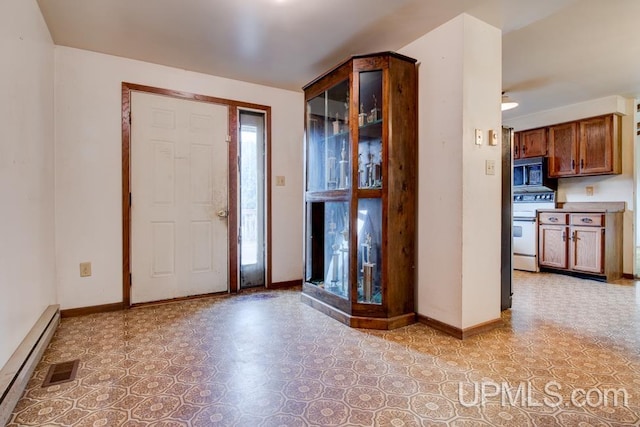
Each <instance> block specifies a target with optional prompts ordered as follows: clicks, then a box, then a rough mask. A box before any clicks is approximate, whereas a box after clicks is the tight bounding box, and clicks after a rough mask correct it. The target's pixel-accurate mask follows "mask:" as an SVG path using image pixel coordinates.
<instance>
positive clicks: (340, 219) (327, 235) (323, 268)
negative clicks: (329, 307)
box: [305, 202, 349, 298]
mask: <svg viewBox="0 0 640 427" xmlns="http://www.w3.org/2000/svg"><path fill="white" fill-rule="evenodd" d="M307 228H308V230H310V231H311V232H310V233H309V239H308V241H307V254H306V258H307V259H306V277H305V281H306V282H307V283H311V284H313V285H316V286H318V287H319V288H321V289H324V290H325V291H327V292H331V293H332V294H335V295H338V296H340V297H342V298H347V297H348V291H349V285H348V283H349V203H348V202H314V203H309V204H308V205H307Z"/></svg>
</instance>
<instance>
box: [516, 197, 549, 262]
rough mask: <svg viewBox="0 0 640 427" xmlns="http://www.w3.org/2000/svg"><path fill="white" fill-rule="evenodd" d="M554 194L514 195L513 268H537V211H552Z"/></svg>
mask: <svg viewBox="0 0 640 427" xmlns="http://www.w3.org/2000/svg"><path fill="white" fill-rule="evenodd" d="M555 207H556V193H555V192H554V191H547V192H541V193H516V194H514V195H513V268H514V269H515V270H526V271H540V270H539V268H538V219H537V211H538V209H554V208H555Z"/></svg>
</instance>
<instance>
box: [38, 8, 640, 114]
mask: <svg viewBox="0 0 640 427" xmlns="http://www.w3.org/2000/svg"><path fill="white" fill-rule="evenodd" d="M38 4H39V5H40V9H41V10H42V13H43V16H44V18H45V21H46V23H47V25H48V27H49V30H50V32H51V36H52V38H53V41H54V43H55V44H57V45H62V46H70V47H75V48H80V49H86V50H91V51H95V52H102V53H106V54H111V55H116V56H121V57H126V58H132V59H138V60H142V61H147V62H152V63H156V64H163V65H168V66H171V67H176V68H182V69H187V70H192V71H197V72H202V73H207V74H212V75H216V76H222V77H228V78H233V79H236V80H243V81H247V82H254V83H258V84H262V85H268V86H274V87H279V88H285V89H291V90H298V91H299V90H301V87H302V86H303V85H304V84H306V83H307V82H309V81H311V80H312V79H313V78H315V77H316V76H318V75H319V74H321V73H323V72H325V71H327V70H328V69H330V68H331V67H332V66H334V65H336V64H337V63H338V62H340V61H342V60H344V59H346V58H347V57H348V56H349V55H351V54H356V53H367V52H376V51H383V50H398V49H400V48H402V47H403V46H405V45H407V44H408V43H410V42H411V41H413V40H415V39H417V38H419V37H420V36H422V35H423V34H425V33H427V32H429V31H431V30H432V29H434V28H436V27H437V26H439V25H441V24H442V23H444V22H447V21H448V20H450V19H451V18H453V17H455V16H457V15H459V14H460V13H463V12H466V13H469V14H470V15H473V16H475V17H477V18H479V19H482V20H483V21H485V22H488V23H489V24H491V25H494V26H496V27H498V28H501V29H502V31H503V61H502V65H503V67H502V71H503V75H502V80H503V90H505V91H507V93H508V94H509V96H510V97H511V98H513V99H514V100H517V101H519V102H520V107H518V108H517V109H515V110H511V111H507V112H504V113H503V118H505V119H508V118H511V117H516V116H521V115H526V114H530V113H534V112H537V111H542V110H547V109H550V108H554V107H558V106H562V105H568V104H572V103H576V102H581V101H586V100H589V99H595V98H600V97H604V96H610V95H621V96H625V97H640V37H639V36H638V34H637V32H636V27H638V26H639V25H638V24H640V22H639V20H638V17H640V1H638V0H615V1H611V0H536V1H531V0H322V1H320V0H315V1H314V0H241V1H239V0H135V1H133V0H109V1H104V0H38Z"/></svg>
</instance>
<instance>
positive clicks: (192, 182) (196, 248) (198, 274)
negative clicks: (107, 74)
mask: <svg viewBox="0 0 640 427" xmlns="http://www.w3.org/2000/svg"><path fill="white" fill-rule="evenodd" d="M131 100H132V102H131V112H132V114H131V115H132V123H131V197H132V203H131V274H132V287H131V301H132V303H140V302H147V301H156V300H162V299H170V298H178V297H184V296H189V295H198V294H206V293H213V292H221V291H226V290H227V289H228V271H227V270H228V243H229V242H228V230H227V219H226V217H222V218H221V217H219V216H218V214H217V213H218V211H220V210H222V211H223V212H226V210H227V203H228V197H227V193H228V182H227V180H228V169H227V168H228V148H227V142H226V138H227V135H228V108H227V107H226V106H221V105H215V104H210V103H202V102H195V101H189V100H182V99H176V98H171V97H166V96H161V95H154V94H147V93H139V92H133V93H132V97H131Z"/></svg>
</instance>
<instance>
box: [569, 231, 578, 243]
mask: <svg viewBox="0 0 640 427" xmlns="http://www.w3.org/2000/svg"><path fill="white" fill-rule="evenodd" d="M571 240H572V241H574V242H575V241H576V240H580V238H579V237H578V236H576V232H575V231H573V232H571Z"/></svg>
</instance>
